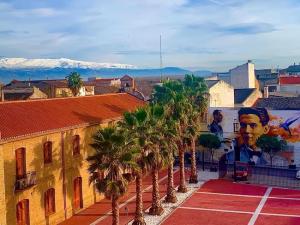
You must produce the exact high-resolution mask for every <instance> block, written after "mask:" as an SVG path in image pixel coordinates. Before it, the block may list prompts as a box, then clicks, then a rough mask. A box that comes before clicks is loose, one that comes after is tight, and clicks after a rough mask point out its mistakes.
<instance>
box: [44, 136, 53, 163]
mask: <svg viewBox="0 0 300 225" xmlns="http://www.w3.org/2000/svg"><path fill="white" fill-rule="evenodd" d="M44 163H45V164H47V163H52V142H51V141H47V142H45V143H44Z"/></svg>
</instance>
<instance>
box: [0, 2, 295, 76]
mask: <svg viewBox="0 0 300 225" xmlns="http://www.w3.org/2000/svg"><path fill="white" fill-rule="evenodd" d="M160 35H161V39H162V61H163V66H164V67H167V66H177V67H182V68H188V69H194V70H197V69H209V70H214V71H227V70H228V69H230V68H232V67H235V66H237V65H239V64H242V63H244V62H246V61H247V60H248V59H251V60H253V62H254V63H255V65H256V68H277V67H280V68H284V67H287V66H288V65H290V64H293V63H294V62H296V63H297V64H298V63H299V62H300V51H299V49H300V41H299V40H300V0H100V1H99V0H72V1H70V0H26V1H24V0H0V57H24V58H70V59H75V60H83V61H93V62H110V63H125V64H131V65H135V66H137V67H139V68H158V67H159V66H160V57H159V48H160V47H159V46H160Z"/></svg>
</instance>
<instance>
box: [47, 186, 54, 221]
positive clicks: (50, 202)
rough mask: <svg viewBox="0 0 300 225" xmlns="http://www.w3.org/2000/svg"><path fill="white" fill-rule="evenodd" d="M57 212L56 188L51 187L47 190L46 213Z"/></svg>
mask: <svg viewBox="0 0 300 225" xmlns="http://www.w3.org/2000/svg"><path fill="white" fill-rule="evenodd" d="M53 213H55V189H54V188H50V189H48V190H47V191H46V192H45V215H46V216H49V215H51V214H53Z"/></svg>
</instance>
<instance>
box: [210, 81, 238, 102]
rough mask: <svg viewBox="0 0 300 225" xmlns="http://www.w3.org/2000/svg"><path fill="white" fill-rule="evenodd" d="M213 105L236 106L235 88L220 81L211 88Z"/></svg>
mask: <svg viewBox="0 0 300 225" xmlns="http://www.w3.org/2000/svg"><path fill="white" fill-rule="evenodd" d="M209 94H210V106H211V107H234V89H233V87H232V86H231V85H229V84H227V83H226V82H224V81H222V80H221V81H219V82H218V83H217V84H215V85H213V86H212V87H211V88H210V89H209Z"/></svg>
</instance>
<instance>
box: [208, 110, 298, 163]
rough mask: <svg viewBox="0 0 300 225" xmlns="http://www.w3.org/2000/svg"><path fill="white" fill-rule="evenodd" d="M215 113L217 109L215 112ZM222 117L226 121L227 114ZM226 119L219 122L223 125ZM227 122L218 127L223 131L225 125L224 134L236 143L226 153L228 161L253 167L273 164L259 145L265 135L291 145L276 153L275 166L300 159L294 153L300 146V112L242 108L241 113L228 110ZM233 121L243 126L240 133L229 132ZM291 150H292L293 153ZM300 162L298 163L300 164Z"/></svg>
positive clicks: (240, 126) (268, 155)
mask: <svg viewBox="0 0 300 225" xmlns="http://www.w3.org/2000/svg"><path fill="white" fill-rule="evenodd" d="M215 111H216V109H215V110H214V111H213V112H215ZM218 111H220V112H222V113H224V111H223V110H222V111H221V110H220V109H219V110H218ZM230 114H231V115H230ZM232 114H237V115H232ZM213 117H214V120H213V121H215V123H216V122H217V121H218V120H215V116H213ZM229 117H232V118H229ZM221 118H222V119H223V115H222V117H221ZM222 119H221V121H219V123H220V122H222ZM224 120H225V121H224V123H223V124H219V123H218V124H217V125H218V126H219V127H221V128H222V125H224V126H223V128H222V134H223V130H224V133H227V136H230V135H231V136H230V139H231V140H232V148H231V150H230V151H229V152H228V153H227V154H226V158H227V160H228V162H233V161H234V160H236V161H241V162H247V163H249V164H251V165H267V164H270V154H267V153H266V152H264V151H262V149H261V148H259V147H258V145H257V140H258V139H259V138H260V137H262V135H266V136H274V137H277V138H278V139H279V140H282V141H285V142H287V143H288V146H287V148H286V149H285V151H281V152H280V153H279V154H276V156H275V158H274V159H275V160H274V162H275V163H274V164H276V165H280V166H287V165H289V164H290V163H291V161H292V162H294V159H295V157H297V158H299V159H300V155H299V156H295V154H294V153H295V151H294V146H296V148H297V146H299V145H298V144H299V143H300V112H299V111H295V112H288V113H287V112H283V111H281V112H278V111H272V112H268V111H267V110H266V109H265V108H250V107H249V108H241V109H239V110H238V111H236V110H231V111H225V115H224ZM233 120H234V121H238V124H239V129H238V130H237V133H234V132H232V130H230V129H228V125H229V122H228V121H233ZM226 122H227V124H226ZM212 124H213V123H212ZM231 126H232V123H231ZM210 127H211V126H210ZM229 130H230V131H229ZM210 131H211V132H212V133H215V134H216V135H218V133H217V132H213V131H212V130H210ZM232 134H233V135H232ZM224 136H226V135H224ZM289 148H290V149H292V150H289ZM299 159H298V160H297V161H299ZM272 160H273V159H272ZM298 163H299V162H298Z"/></svg>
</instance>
